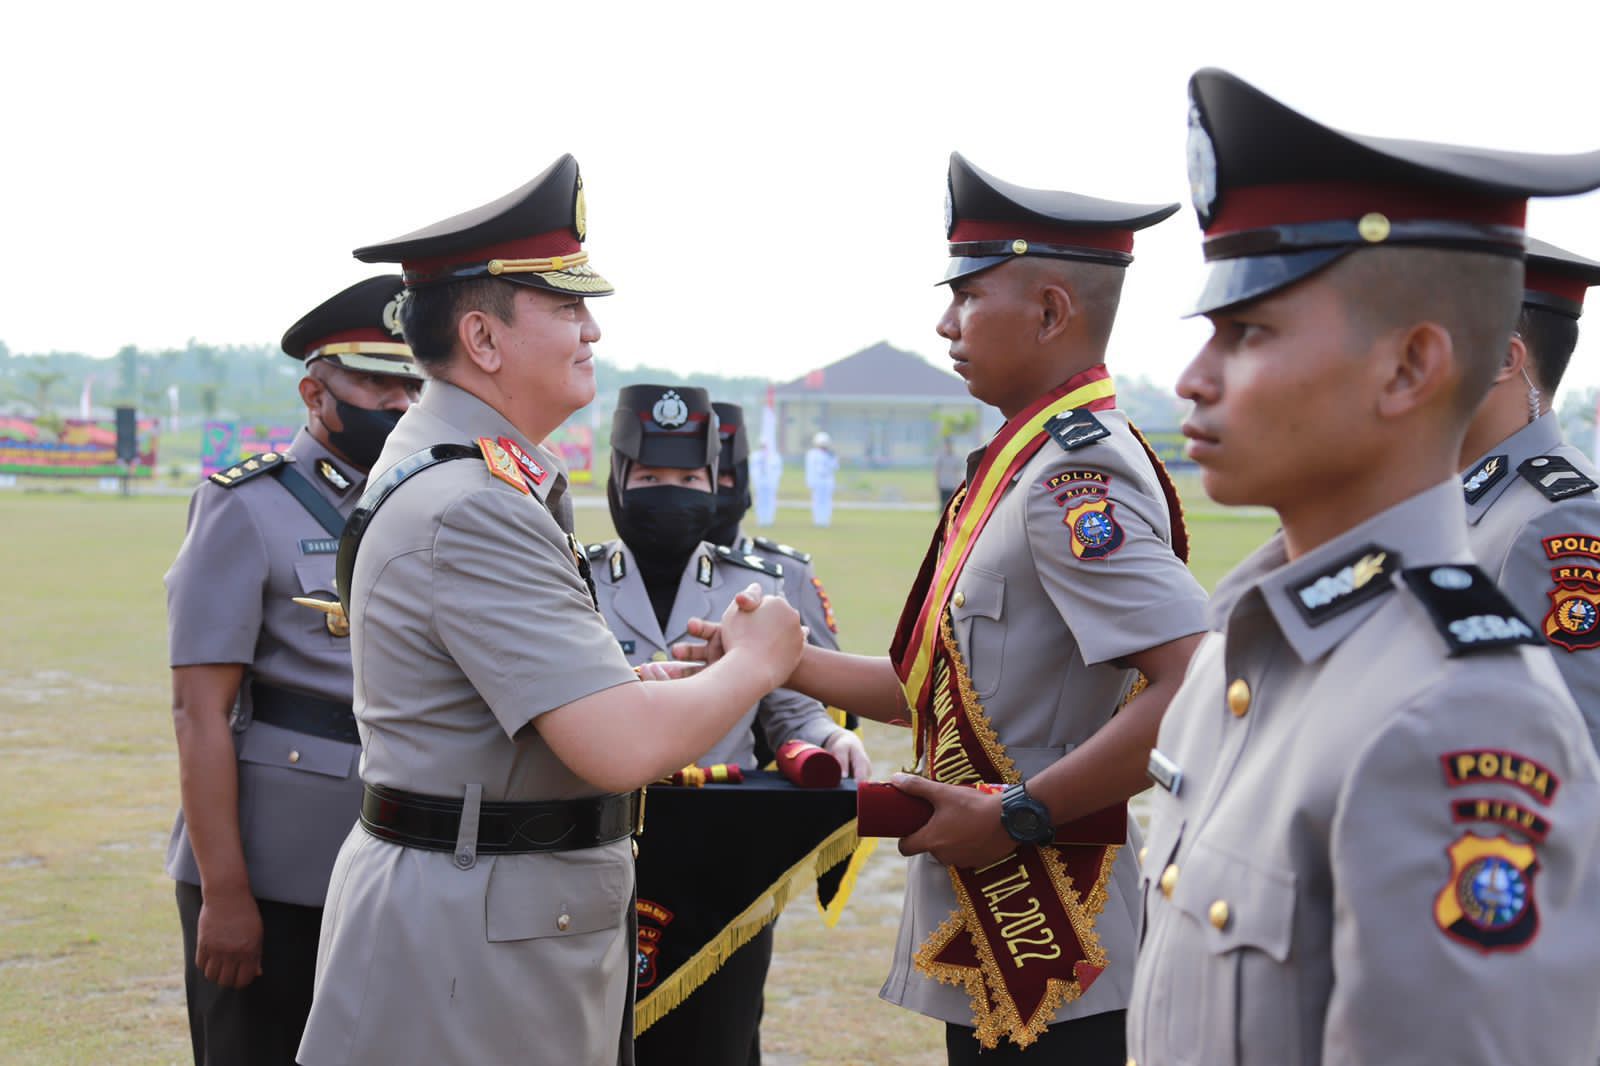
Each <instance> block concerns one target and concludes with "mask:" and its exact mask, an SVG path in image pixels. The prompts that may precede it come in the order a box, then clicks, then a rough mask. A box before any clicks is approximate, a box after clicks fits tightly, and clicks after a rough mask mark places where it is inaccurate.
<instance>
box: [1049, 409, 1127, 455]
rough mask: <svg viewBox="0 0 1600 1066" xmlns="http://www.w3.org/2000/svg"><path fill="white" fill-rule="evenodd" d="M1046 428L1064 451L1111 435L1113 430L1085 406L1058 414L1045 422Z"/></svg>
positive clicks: (1076, 448)
mask: <svg viewBox="0 0 1600 1066" xmlns="http://www.w3.org/2000/svg"><path fill="white" fill-rule="evenodd" d="M1044 428H1045V429H1046V430H1048V431H1049V432H1050V436H1051V437H1053V438H1055V442H1056V443H1057V444H1059V445H1061V448H1062V450H1063V451H1069V452H1072V451H1077V450H1078V449H1079V448H1082V447H1084V446H1085V445H1088V444H1093V443H1094V442H1095V441H1097V440H1102V439H1104V438H1106V437H1109V436H1111V431H1110V430H1109V429H1107V428H1106V427H1105V426H1104V425H1103V424H1102V423H1101V421H1100V420H1099V419H1098V418H1096V417H1095V416H1094V412H1093V411H1090V410H1088V409H1087V408H1084V407H1075V408H1073V409H1072V410H1070V411H1064V412H1062V413H1061V414H1059V415H1056V416H1055V417H1054V418H1052V419H1051V420H1050V421H1048V422H1046V423H1045V424H1044Z"/></svg>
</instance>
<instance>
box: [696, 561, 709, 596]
mask: <svg viewBox="0 0 1600 1066" xmlns="http://www.w3.org/2000/svg"><path fill="white" fill-rule="evenodd" d="M695 580H697V581H699V582H700V584H702V585H704V586H706V587H707V588H710V587H711V556H709V555H702V556H700V564H699V570H698V571H697V572H696V573H695Z"/></svg>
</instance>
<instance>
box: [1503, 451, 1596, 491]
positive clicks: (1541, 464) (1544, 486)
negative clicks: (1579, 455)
mask: <svg viewBox="0 0 1600 1066" xmlns="http://www.w3.org/2000/svg"><path fill="white" fill-rule="evenodd" d="M1517 473H1519V474H1521V475H1522V476H1523V477H1524V478H1526V479H1527V480H1528V481H1529V482H1530V483H1531V484H1532V485H1533V487H1534V488H1536V489H1538V490H1539V491H1540V492H1542V493H1544V498H1545V499H1547V500H1550V501H1551V502H1556V501H1559V500H1565V499H1569V498H1571V497H1573V496H1582V495H1583V494H1584V493H1586V492H1593V491H1594V490H1595V489H1597V488H1600V484H1597V483H1596V482H1595V481H1594V480H1593V479H1592V478H1590V477H1589V476H1588V475H1586V474H1584V473H1582V472H1581V471H1579V470H1578V469H1577V467H1575V466H1573V465H1572V464H1571V463H1569V462H1567V460H1565V459H1563V458H1561V456H1559V455H1537V456H1534V457H1533V458H1532V459H1529V460H1528V461H1527V462H1525V463H1523V464H1522V465H1521V466H1519V467H1517Z"/></svg>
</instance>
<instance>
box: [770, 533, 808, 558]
mask: <svg viewBox="0 0 1600 1066" xmlns="http://www.w3.org/2000/svg"><path fill="white" fill-rule="evenodd" d="M756 547H758V548H760V549H761V550H762V551H764V552H777V553H778V554H779V555H787V556H788V557H789V558H791V559H794V560H795V561H797V562H802V563H809V562H810V561H811V553H810V552H803V551H801V550H800V549H799V548H794V547H790V546H789V545H787V544H779V543H778V542H777V541H775V540H773V539H772V538H771V537H757V538H756Z"/></svg>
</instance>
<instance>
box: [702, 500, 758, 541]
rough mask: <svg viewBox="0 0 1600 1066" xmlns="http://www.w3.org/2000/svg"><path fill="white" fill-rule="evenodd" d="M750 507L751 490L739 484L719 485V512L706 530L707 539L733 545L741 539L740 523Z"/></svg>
mask: <svg viewBox="0 0 1600 1066" xmlns="http://www.w3.org/2000/svg"><path fill="white" fill-rule="evenodd" d="M749 509H750V492H749V490H748V489H741V488H740V487H739V486H737V485H718V486H717V513H716V516H715V517H714V518H713V519H712V521H711V528H710V529H708V530H706V540H708V541H710V542H711V543H712V544H720V545H722V546H723V547H724V548H731V547H733V542H734V541H736V540H738V539H739V523H740V522H742V521H744V515H745V512H746V511H748V510H749Z"/></svg>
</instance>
